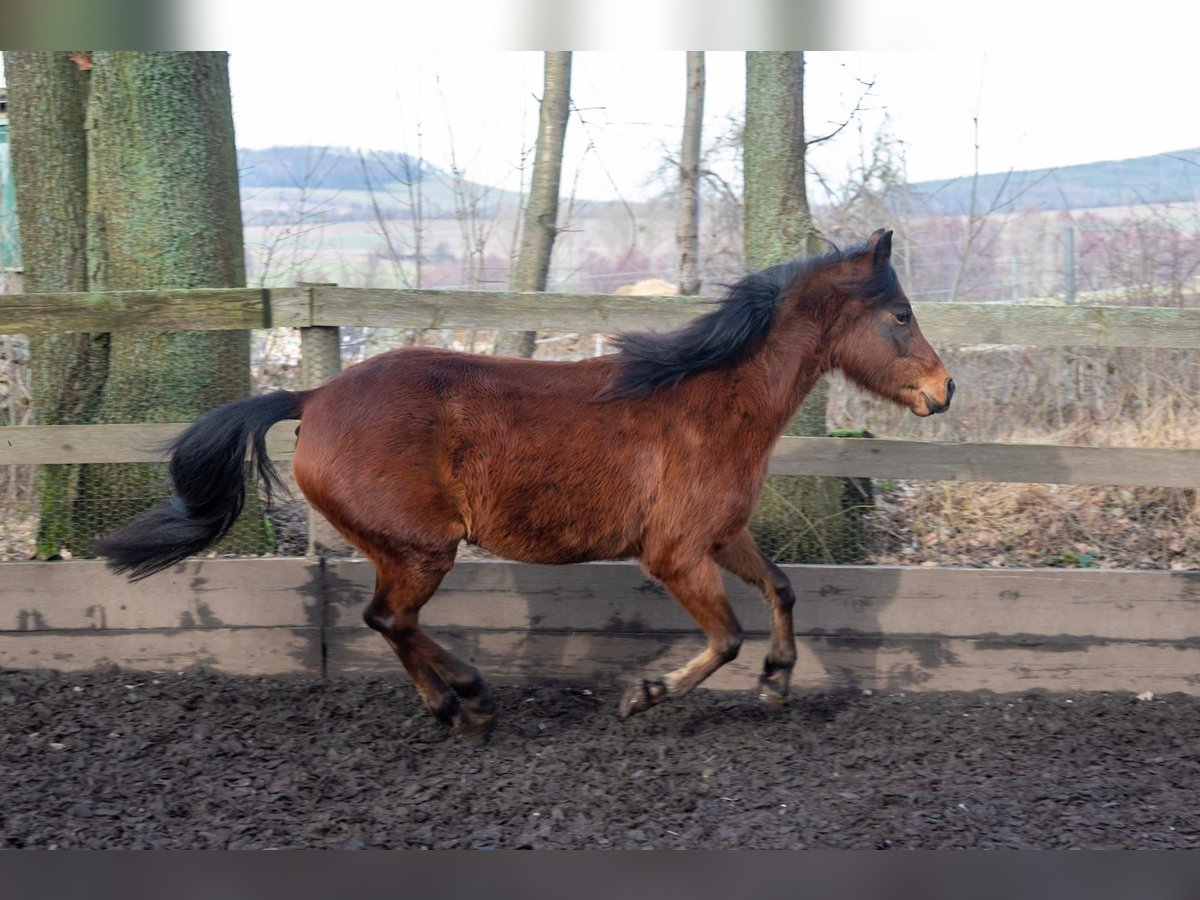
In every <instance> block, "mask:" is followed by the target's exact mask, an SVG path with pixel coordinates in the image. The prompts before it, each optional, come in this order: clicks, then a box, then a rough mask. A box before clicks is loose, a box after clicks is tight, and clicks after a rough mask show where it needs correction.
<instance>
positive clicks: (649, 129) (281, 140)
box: [186, 0, 1200, 199]
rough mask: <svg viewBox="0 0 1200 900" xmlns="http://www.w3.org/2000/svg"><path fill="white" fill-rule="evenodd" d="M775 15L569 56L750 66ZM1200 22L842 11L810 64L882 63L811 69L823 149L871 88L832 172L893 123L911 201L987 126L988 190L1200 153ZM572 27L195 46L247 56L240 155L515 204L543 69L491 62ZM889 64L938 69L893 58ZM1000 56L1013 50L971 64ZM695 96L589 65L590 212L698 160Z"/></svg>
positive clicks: (642, 6) (632, 24)
mask: <svg viewBox="0 0 1200 900" xmlns="http://www.w3.org/2000/svg"><path fill="white" fill-rule="evenodd" d="M555 2H556V3H558V4H560V5H561V4H562V3H565V2H566V0H555ZM774 2H775V0H739V2H736V3H733V4H724V2H723V0H604V2H603V3H600V4H599V5H595V4H593V7H594V8H593V10H592V12H593V13H594V15H593V16H592V17H591V18H588V17H583V16H575V17H574V18H570V19H568V20H567V24H566V26H563V27H564V28H565V29H566V30H565V32H564V35H565V36H564V35H560V37H562V39H563V40H567V39H571V41H572V42H571V43H569V44H560V45H562V46H576V47H579V46H629V47H634V46H636V47H639V48H645V47H653V46H655V45H657V46H680V45H681V44H683V45H685V46H686V43H685V39H687V38H689V37H690V38H692V39H693V40H695V41H697V42H700V41H704V42H705V43H706V45H707V46H710V47H711V46H748V43H746V42H747V41H749V40H751V39H755V38H757V39H758V40H763V39H764V34H765V36H766V37H767V38H769V37H770V36H771V35H770V34H769V33H765V32H762V30H761V29H760V33H752V34H750V35H749V37H747V36H746V35H745V34H743V33H742V32H741V31H739V28H740V27H741V26H742V25H744V23H745V22H746V21H754V20H753V17H747V15H742V16H741V17H740V18H738V17H735V18H732V19H730V18H724V19H723V18H722V17H721V16H722V15H726V14H727V13H728V10H729V9H737V10H743V11H745V10H748V9H753V8H756V7H760V6H764V5H765V6H768V7H769V6H771V4H772V3H774ZM780 2H782V0H780ZM791 2H793V3H794V2H797V0H791ZM547 3H549V4H550V5H547ZM587 5H588V4H586V3H584V4H575V6H574V7H572V9H575V8H576V7H580V8H583V7H587ZM813 5H814V4H810V6H813ZM826 5H828V4H826ZM815 6H816V7H817V8H819V7H821V4H820V3H817V4H815ZM1198 7H1200V4H1184V3H1170V2H1162V0H1143V2H1142V3H1140V4H1138V6H1137V10H1138V11H1139V12H1140V13H1141V15H1140V16H1139V18H1138V19H1136V20H1129V21H1126V20H1122V19H1113V18H1109V19H1106V18H1105V14H1104V13H1103V12H1102V11H1099V12H1098V7H1097V4H1095V3H1071V2H1060V0H1010V2H1008V3H1006V4H1002V5H1001V4H976V3H970V2H966V0H919V2H916V0H912V2H907V3H896V2H894V0H840V2H839V3H837V4H833V6H832V8H833V9H834V10H835V11H836V12H837V13H838V16H839V17H840V18H837V20H836V21H834V20H833V19H830V20H828V21H826V20H824V19H823V20H822V22H824V24H823V25H821V27H820V28H819V29H817V30H815V31H810V32H807V33H806V35H807V38H808V39H807V40H806V41H805V42H804V43H803V44H802V45H804V46H822V45H825V46H834V45H840V46H861V47H867V48H871V49H865V50H860V51H810V52H809V54H808V57H807V59H808V66H807V73H806V75H807V83H806V105H807V116H808V123H807V124H808V131H809V134H810V136H816V135H820V134H823V133H825V132H827V131H828V130H829V129H831V128H832V127H834V125H835V124H836V123H837V122H840V121H842V120H844V119H845V117H846V116H847V115H848V114H849V112H850V110H851V109H853V108H854V106H855V104H856V102H857V101H858V99H859V96H860V94H861V92H862V90H863V88H862V82H867V81H873V82H874V88H873V89H872V90H871V93H870V96H868V97H867V98H866V101H865V109H864V111H863V112H862V113H861V114H860V115H859V117H858V120H857V121H856V123H855V125H854V126H852V127H851V128H848V129H846V131H844V132H843V133H842V135H841V136H840V137H839V139H838V140H837V141H834V142H830V143H829V144H827V145H822V146H821V148H820V149H819V150H818V152H816V153H815V154H814V157H813V161H814V163H815V164H816V165H817V166H818V167H819V168H820V169H821V170H822V171H823V172H824V173H826V174H827V175H831V176H833V177H838V176H840V175H842V174H844V173H845V172H846V171H848V168H849V166H850V165H851V161H852V158H853V156H854V155H855V154H856V153H857V152H858V148H859V146H860V144H861V143H862V142H863V140H865V139H869V138H870V136H871V135H872V134H873V133H874V132H875V131H876V130H878V129H879V128H880V127H881V125H882V123H883V122H884V121H885V119H886V121H887V127H888V129H889V130H890V132H891V134H892V135H893V136H894V137H895V138H896V139H897V140H898V141H899V142H901V143H902V146H903V151H904V158H905V160H906V164H907V172H908V176H909V178H910V180H913V181H921V180H926V179H933V178H949V177H955V176H963V175H969V174H970V173H971V171H972V169H973V167H974V165H975V157H974V153H975V151H974V144H975V137H974V134H975V130H974V125H973V120H974V119H975V118H978V135H979V145H980V146H979V166H980V169H981V171H984V172H991V171H1003V170H1007V169H1009V168H1018V169H1023V168H1037V167H1046V166H1062V165H1070V164H1073V163H1082V162H1091V161H1095V160H1101V159H1122V158H1126V157H1131V156H1140V155H1145V154H1151V153H1159V152H1164V151H1172V150H1179V149H1184V148H1189V147H1196V146H1200V115H1197V113H1196V112H1195V109H1196V106H1195V103H1194V100H1193V98H1194V96H1195V93H1196V91H1195V79H1196V63H1195V59H1196V55H1195V51H1194V49H1193V48H1192V47H1191V46H1190V44H1191V42H1192V41H1193V40H1194V36H1195V35H1196V34H1198V33H1200V12H1197V11H1196V8H1198ZM557 8H559V6H556V5H555V3H551V2H550V0H489V2H471V0H441V2H439V3H413V2H408V0H396V2H391V3H386V4H384V3H369V2H363V0H340V2H338V3H336V4H332V5H331V4H329V3H328V2H324V0H322V2H321V3H316V2H312V0H293V2H291V3H289V4H286V5H281V4H276V3H273V2H257V3H247V2H244V0H205V2H204V3H198V4H197V5H195V6H194V8H193V9H192V10H191V12H190V18H189V19H188V23H187V30H186V35H187V37H188V38H190V45H191V46H210V47H225V48H227V49H229V50H230V52H231V61H230V66H231V78H232V85H233V99H234V118H235V126H236V129H237V136H238V143H239V144H240V145H241V146H244V147H265V146H269V145H272V144H318V145H325V144H329V145H340V146H349V147H359V148H364V149H376V150H403V151H407V152H410V153H416V152H418V149H419V150H420V151H421V152H423V154H424V155H425V157H426V158H428V159H429V160H430V161H431V162H433V163H434V164H435V165H439V166H442V167H447V166H449V164H450V158H451V151H452V149H453V152H454V154H455V156H456V158H457V162H458V165H459V166H460V167H461V168H463V169H465V170H466V172H467V176H468V177H469V178H472V179H474V180H478V181H483V182H487V183H493V184H499V185H504V186H513V185H514V184H515V183H516V181H517V178H518V174H517V171H518V164H519V160H520V158H521V152H522V149H523V148H526V149H527V148H528V147H529V145H530V144H531V143H532V140H533V136H534V134H535V131H536V120H537V104H536V96H537V94H538V92H539V91H540V87H541V53H540V52H537V51H535V50H497V49H489V47H497V46H506V45H507V46H514V45H515V46H546V45H547V43H548V42H547V41H546V40H543V41H542V42H540V43H539V42H537V41H535V40H534V38H537V37H539V36H541V37H543V38H544V37H545V35H541V34H528V35H524V34H520V33H517V32H515V31H514V26H513V25H512V22H513V21H514V18H513V16H514V15H515V14H516V13H522V14H524V15H525V16H526V18H527V19H529V17H530V15H532V14H536V13H539V11H545V10H553V9H557ZM788 8H791V7H788ZM531 11H532V13H531ZM722 11H724V12H722ZM1083 11H1086V15H1081V14H1080V13H1082V12H1083ZM506 12H507V13H509V15H508V17H507V18H505V16H504V14H505V13H506ZM660 12H661V13H663V15H666V16H667V17H666V18H664V17H663V15H659V13H660ZM668 14H669V15H668ZM983 17H987V18H983ZM760 18H762V17H761V16H760ZM537 21H540V20H537ZM698 23H699V24H698ZM831 23H832V24H831ZM560 24H561V23H560ZM705 28H707V31H706V30H704V29H705ZM698 29H699V30H698ZM813 35H815V37H814V36H813ZM739 39H741V43H739V42H738V40H739ZM797 40H800V38H797ZM693 45H695V44H693ZM887 46H891V47H910V48H912V47H915V48H921V49H910V50H904V51H883V50H880V49H875V48H879V47H887ZM988 46H992V47H1008V49H1000V50H983V49H971V48H982V47H988ZM951 47H953V48H955V49H948V48H951ZM963 48H965V49H963ZM707 62H708V96H707V105H706V116H705V129H706V135H707V136H708V137H714V136H716V135H717V134H719V133H721V132H722V131H724V130H725V129H726V128H727V127H728V120H729V117H731V116H732V117H737V116H740V115H741V111H742V108H743V105H744V94H743V91H744V84H743V72H744V58H743V54H742V53H741V52H738V51H733V50H725V51H710V52H709V53H708V60H707ZM684 83H685V78H684V55H683V52H682V51H667V50H653V49H637V50H624V51H614V50H587V51H577V52H576V54H575V58H574V72H573V80H572V99H573V101H574V104H575V106H576V107H577V113H576V114H575V115H574V116H573V117H572V119H571V122H570V124H569V126H568V146H567V152H566V160H565V166H566V173H565V179H564V180H565V183H566V184H567V185H571V184H572V183H573V182H574V180H575V179H576V178H577V179H578V182H577V188H576V190H577V192H578V194H579V195H580V196H584V197H593V198H601V199H602V198H611V197H614V196H622V197H625V198H627V199H641V198H643V197H644V196H646V195H647V194H648V193H651V192H653V190H655V189H656V187H657V184H656V183H655V182H654V181H653V179H652V178H651V175H652V173H653V172H654V170H655V169H656V168H657V167H658V166H659V165H660V163H661V160H662V158H663V156H664V154H665V153H667V152H673V151H675V150H676V149H677V147H678V144H679V137H680V132H681V122H682V117H683V103H684ZM859 124H861V126H862V129H863V134H862V135H860V133H859V131H858V125H859ZM418 134H419V135H420V137H418ZM864 136H865V137H864ZM418 141H419V143H420V147H419V148H418Z"/></svg>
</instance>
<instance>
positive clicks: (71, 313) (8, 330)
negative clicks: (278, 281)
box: [0, 288, 292, 334]
mask: <svg viewBox="0 0 1200 900" xmlns="http://www.w3.org/2000/svg"><path fill="white" fill-rule="evenodd" d="M287 296H288V297H289V298H291V297H292V294H291V293H289V294H288V295H287ZM281 299H282V298H281ZM270 327H271V298H270V295H269V294H268V292H267V291H265V290H262V289H254V288H225V289H219V290H188V291H105V292H97V293H90V294H7V295H4V296H0V334H63V333H68V332H79V331H86V332H109V331H218V330H228V329H240V328H270Z"/></svg>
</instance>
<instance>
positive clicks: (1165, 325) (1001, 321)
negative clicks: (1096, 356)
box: [913, 303, 1200, 350]
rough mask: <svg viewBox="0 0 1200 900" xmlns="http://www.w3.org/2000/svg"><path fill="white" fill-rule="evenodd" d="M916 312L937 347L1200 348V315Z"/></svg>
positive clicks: (940, 306) (972, 308) (1083, 310)
mask: <svg viewBox="0 0 1200 900" xmlns="http://www.w3.org/2000/svg"><path fill="white" fill-rule="evenodd" d="M913 311H914V313H915V315H916V317H917V320H918V321H919V322H920V323H921V331H922V332H923V333H924V334H925V337H927V338H928V339H929V340H930V341H931V342H933V343H934V344H935V345H937V344H942V343H946V344H967V345H971V344H1019V345H1030V346H1035V347H1144V348H1147V349H1151V348H1155V349H1168V348H1178V349H1188V350H1195V349H1197V348H1200V309H1168V308H1158V307H1126V306H1033V305H1028V304H1014V303H914V304H913Z"/></svg>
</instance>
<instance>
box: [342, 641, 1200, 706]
mask: <svg viewBox="0 0 1200 900" xmlns="http://www.w3.org/2000/svg"><path fill="white" fill-rule="evenodd" d="M435 636H436V637H437V638H438V640H440V641H443V642H444V643H445V644H446V646H447V647H449V648H450V649H451V650H452V652H454V653H457V654H460V655H461V656H463V657H464V658H467V659H470V660H471V661H472V662H473V663H474V664H475V665H476V666H478V667H479V668H480V669H481V671H483V673H484V675H485V677H487V678H489V679H492V680H495V681H497V682H508V683H521V682H525V681H530V680H535V679H536V680H544V679H558V680H562V681H564V682H576V683H578V682H585V683H596V682H609V681H610V680H611V679H614V678H622V679H626V678H634V677H638V676H641V675H645V674H650V675H661V674H665V673H666V672H667V671H669V670H671V669H673V668H675V667H677V666H679V665H681V664H682V663H683V662H685V661H686V660H687V659H689V658H690V657H691V656H693V655H695V654H696V653H698V652H699V651H700V650H701V649H702V647H703V642H702V641H700V640H699V639H696V638H688V637H684V636H681V635H638V634H625V635H598V634H525V633H520V632H476V633H471V632H463V631H459V632H454V631H449V630H445V631H441V632H438V633H436V635H435ZM797 651H798V656H797V660H796V668H795V670H794V672H793V680H792V684H793V689H794V691H795V692H796V693H804V692H807V691H813V690H826V689H830V688H842V687H855V688H860V689H871V690H890V691H979V690H986V691H996V692H1013V691H1028V690H1034V689H1037V690H1052V691H1115V692H1122V693H1125V692H1128V693H1140V692H1142V691H1147V690H1149V691H1153V692H1154V693H1156V694H1163V693H1168V692H1171V691H1181V692H1184V693H1189V694H1200V676H1198V675H1197V673H1200V648H1195V647H1188V648H1184V649H1181V648H1179V647H1177V646H1174V645H1171V644H1146V643H1131V642H1115V643H1094V644H1076V645H1073V646H1062V645H1053V646H1041V647H1039V646H1038V645H1036V644H1021V643H1010V642H1003V641H992V642H989V641H972V640H964V639H960V638H948V639H936V638H890V637H889V638H885V639H875V640H872V639H863V638H812V637H806V638H800V639H798V646H797ZM326 652H327V668H328V672H329V674H330V676H331V677H339V676H353V675H366V674H370V675H380V674H389V673H390V674H395V675H396V676H397V677H398V678H402V677H403V673H402V670H401V668H400V663H399V661H398V660H397V659H396V657H395V656H394V655H393V654H392V652H391V650H390V648H388V646H387V645H386V644H385V643H384V641H383V639H382V638H381V637H379V636H378V635H376V634H371V633H364V632H361V631H351V630H347V629H338V630H336V631H333V632H330V633H329V635H328V637H327V649H326ZM766 652H767V641H766V640H765V639H763V638H755V639H751V640H747V641H746V642H745V643H744V644H743V645H742V651H741V653H740V654H739V656H738V658H737V659H736V660H734V661H733V662H732V663H730V664H729V665H727V666H725V667H724V668H722V669H721V670H720V671H718V672H717V673H716V674H715V675H713V676H712V677H711V678H709V679H708V680H707V681H705V682H704V687H705V688H708V689H712V690H725V691H744V692H746V694H747V698H746V702H747V703H748V704H749V703H753V702H754V700H753V691H754V689H755V684H756V678H757V676H758V673H759V671H760V670H761V667H762V660H763V657H764V656H765V655H766ZM612 696H613V704H614V708H615V704H616V697H617V691H616V690H615V689H614V690H612Z"/></svg>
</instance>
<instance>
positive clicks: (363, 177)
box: [237, 147, 445, 191]
mask: <svg viewBox="0 0 1200 900" xmlns="http://www.w3.org/2000/svg"><path fill="white" fill-rule="evenodd" d="M237 156H238V174H239V180H240V181H241V183H242V186H243V187H289V188H290V187H302V186H307V187H309V188H313V189H318V188H323V189H330V190H341V191H361V190H367V189H369V188H376V189H378V188H380V187H381V186H388V185H394V184H402V183H407V182H409V181H412V182H414V183H415V182H416V181H418V180H422V181H428V180H429V179H430V178H432V177H434V176H435V175H441V176H445V173H444V172H442V171H440V170H438V169H435V168H434V167H432V166H430V165H429V163H428V162H425V163H422V164H421V165H420V167H419V168H420V174H419V175H418V165H417V163H418V160H417V159H416V158H415V157H412V156H409V155H408V154H406V153H379V152H375V151H364V152H363V154H362V157H361V159H360V157H359V154H358V151H355V150H350V149H347V148H344V147H268V148H267V149H265V150H238V154H237Z"/></svg>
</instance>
